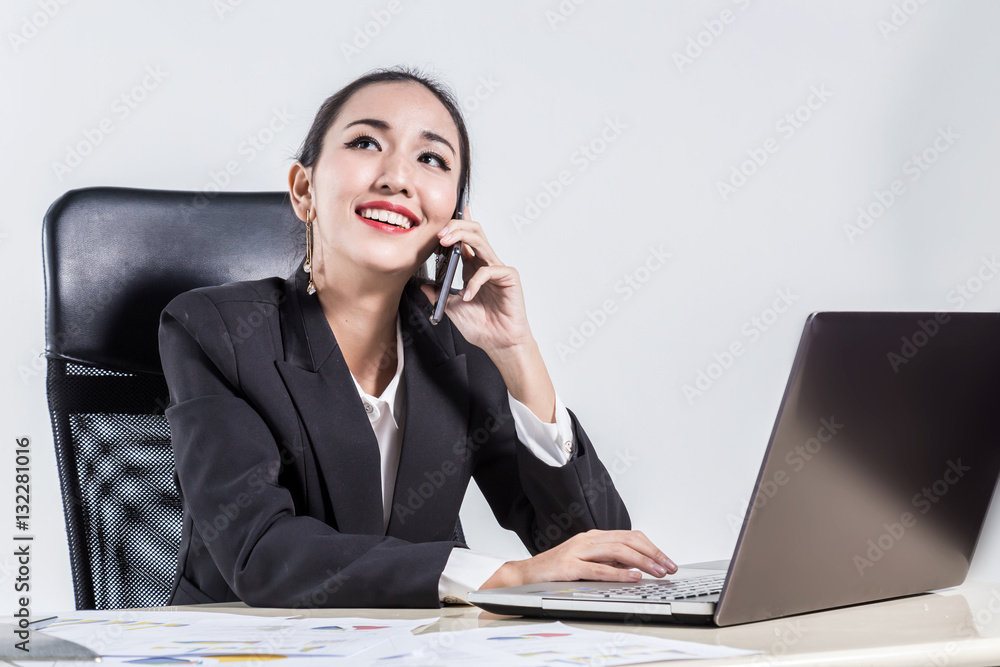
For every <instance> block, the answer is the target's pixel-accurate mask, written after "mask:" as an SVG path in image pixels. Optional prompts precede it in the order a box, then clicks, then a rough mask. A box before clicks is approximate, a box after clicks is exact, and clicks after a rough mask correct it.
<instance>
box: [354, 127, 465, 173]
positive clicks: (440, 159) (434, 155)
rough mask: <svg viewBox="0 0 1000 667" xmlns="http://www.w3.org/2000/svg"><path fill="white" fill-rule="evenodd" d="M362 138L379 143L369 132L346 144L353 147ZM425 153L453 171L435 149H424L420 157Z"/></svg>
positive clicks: (445, 168)
mask: <svg viewBox="0 0 1000 667" xmlns="http://www.w3.org/2000/svg"><path fill="white" fill-rule="evenodd" d="M362 139H365V140H367V141H370V142H371V143H373V144H376V145H378V142H377V141H375V140H374V139H373V138H371V137H370V136H368V135H367V134H359V135H358V136H356V137H354V138H353V139H351V140H350V141H348V142H347V143H345V144H344V146H346V147H347V148H351V147H353V146H354V145H355V144H357V143H358V142H359V141H361V140H362ZM424 155H430V156H431V157H433V158H436V159H437V160H438V161H439V162H440V163H441V165H442V166H441V168H442V169H444V170H445V171H451V165H450V164H448V160H446V159H445V158H444V156H443V155H439V154H437V153H435V152H434V151H424V152H423V153H421V154H420V157H423V156H424Z"/></svg>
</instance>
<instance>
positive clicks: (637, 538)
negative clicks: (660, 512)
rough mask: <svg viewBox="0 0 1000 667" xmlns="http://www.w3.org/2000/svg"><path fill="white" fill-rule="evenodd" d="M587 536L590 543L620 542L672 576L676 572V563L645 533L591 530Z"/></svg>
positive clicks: (637, 531)
mask: <svg viewBox="0 0 1000 667" xmlns="http://www.w3.org/2000/svg"><path fill="white" fill-rule="evenodd" d="M587 535H589V536H590V537H591V540H592V541H595V542H605V543H607V542H622V543H624V544H628V545H629V546H630V547H632V548H633V549H635V550H636V551H638V552H640V553H643V554H645V555H646V556H648V557H650V558H652V559H653V560H655V561H657V562H658V563H660V565H662V566H663V567H665V568H666V569H667V572H668V573H670V574H673V573H674V572H676V571H677V563H675V562H674V561H672V560H670V558H668V557H667V555H666V554H665V553H663V551H662V550H661V549H660V548H659V547H657V546H656V545H655V544H653V543H652V541H650V539H649V538H648V537H646V535H645V533H643V532H642V531H640V530H592V531H588V532H587Z"/></svg>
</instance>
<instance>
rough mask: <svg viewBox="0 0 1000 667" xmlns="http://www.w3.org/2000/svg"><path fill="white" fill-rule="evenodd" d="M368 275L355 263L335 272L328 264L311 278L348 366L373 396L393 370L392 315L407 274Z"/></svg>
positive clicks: (393, 340)
mask: <svg viewBox="0 0 1000 667" xmlns="http://www.w3.org/2000/svg"><path fill="white" fill-rule="evenodd" d="M370 274H371V272H368V271H364V270H358V268H357V267H354V270H352V271H351V272H349V273H348V272H340V273H337V272H335V271H333V270H331V269H330V268H329V265H328V267H327V268H326V270H324V271H316V273H315V274H314V275H313V282H314V283H315V285H316V289H317V291H316V294H315V295H314V297H319V302H320V306H321V307H322V309H323V313H324V315H326V319H327V321H328V322H329V324H330V328H331V329H332V330H333V335H334V337H336V339H337V343H338V345H339V347H340V349H341V353H342V354H343V356H344V360H345V361H346V362H347V366H348V368H349V369H350V370H351V373H352V374H353V375H354V377H355V379H356V380H357V381H358V383H360V384H361V386H362V388H364V389H365V391H368V392H369V393H372V394H373V395H375V396H378V395H380V393H381V392H380V389H384V387H385V385H386V384H388V382H389V380H391V379H392V376H393V375H394V374H395V371H396V363H397V359H396V314H397V312H398V310H399V300H400V297H401V296H402V292H403V288H404V287H405V285H406V280H407V279H408V277H407V278H401V277H399V276H389V275H386V274H377V275H370ZM376 392H379V393H376Z"/></svg>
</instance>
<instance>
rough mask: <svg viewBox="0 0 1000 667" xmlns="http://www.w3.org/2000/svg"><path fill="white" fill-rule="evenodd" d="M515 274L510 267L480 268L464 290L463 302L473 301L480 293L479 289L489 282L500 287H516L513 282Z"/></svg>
mask: <svg viewBox="0 0 1000 667" xmlns="http://www.w3.org/2000/svg"><path fill="white" fill-rule="evenodd" d="M513 274H514V270H513V269H511V268H510V267H509V266H481V267H479V268H478V269H476V272H475V273H474V274H473V275H472V278H470V279H469V280H468V282H466V283H465V287H463V288H462V292H463V294H462V300H463V301H471V300H472V298H473V297H475V296H476V294H478V293H479V288H481V287H482V286H483V285H485V284H486V282H487V281H493V282H495V283H497V285H499V286H500V287H511V286H513V285H515V284H516V282H515V281H514V280H513Z"/></svg>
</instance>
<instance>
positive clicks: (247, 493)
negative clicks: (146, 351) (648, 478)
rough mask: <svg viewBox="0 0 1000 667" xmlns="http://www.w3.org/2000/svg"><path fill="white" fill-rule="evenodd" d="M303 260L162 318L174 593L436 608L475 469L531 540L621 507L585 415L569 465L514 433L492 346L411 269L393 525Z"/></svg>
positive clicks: (196, 295)
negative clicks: (535, 450) (471, 333)
mask: <svg viewBox="0 0 1000 667" xmlns="http://www.w3.org/2000/svg"><path fill="white" fill-rule="evenodd" d="M307 282H308V275H307V274H306V273H305V271H304V270H303V269H302V266H301V265H300V266H299V268H298V270H297V271H296V272H295V273H293V274H292V275H291V276H289V277H288V278H287V279H286V280H282V279H281V278H278V277H274V278H266V279H263V280H255V281H244V282H233V283H228V284H226V285H221V286H214V287H202V288H198V289H194V290H191V291H189V292H185V293H183V294H180V295H178V296H177V297H176V298H174V299H173V300H172V301H171V302H170V303H169V304H168V305H167V307H166V308H164V310H163V312H162V313H161V316H160V329H159V346H160V358H161V360H162V362H163V372H164V375H165V376H166V380H167V384H168V386H169V389H170V403H169V406H168V407H167V410H166V416H167V419H168V421H169V423H170V430H171V438H172V441H173V449H174V455H175V459H176V465H177V472H176V474H177V481H178V485H179V488H180V490H181V495H182V499H183V504H184V522H183V531H182V538H181V546H180V553H179V565H178V572H177V576H176V580H175V584H174V589H173V593H172V596H171V601H170V602H171V604H188V603H201V602H224V601H233V600H243V601H245V602H246V603H247V604H250V605H255V606H276V607H386V606H395V607H439V606H440V602H439V601H438V580H439V579H440V576H441V572H442V570H443V569H444V566H445V563H446V561H447V559H448V556H449V554H450V553H451V550H452V548H454V547H456V546H463V547H464V546H465V545H463V544H461V543H459V542H455V541H453V538H454V534H455V533H454V531H455V524H456V521H457V519H458V514H459V509H460V507H461V505H462V500H463V498H464V496H465V491H466V488H467V486H468V484H469V479H470V477H474V478H475V480H476V483H477V484H478V485H479V487H480V489H482V492H483V495H484V496H485V497H486V500H487V501H488V502H489V504H490V507H491V508H492V510H493V513H494V514H495V515H496V517H497V520H498V521H499V523H500V525H501V526H503V527H504V528H507V529H509V530H513V531H515V532H516V533H517V535H518V536H519V537H520V538H521V541H522V542H524V544H525V546H526V547H527V548H528V550H529V551H530V552H531V553H532V554H536V553H538V552H540V551H543V550H545V549H547V548H549V547H550V546H553V545H555V544H558V543H560V542H562V541H564V540H566V539H567V538H569V537H571V536H572V535H574V534H576V533H578V532H581V531H585V530H589V529H592V528H600V529H628V528H629V527H630V525H631V524H630V521H629V516H628V512H627V511H626V509H625V506H624V504H623V502H622V500H621V497H620V496H619V495H618V492H617V491H616V489H615V487H614V484H612V481H611V478H610V476H609V475H608V472H607V470H606V469H605V468H604V466H603V465H602V464H601V462H600V460H598V458H597V454H596V452H595V451H594V448H593V446H592V445H591V443H590V440H589V439H588V438H587V435H586V433H584V431H583V428H582V427H581V426H580V424H579V422H578V421H577V419H576V416H575V415H573V413H572V412H570V416H571V418H572V422H573V431H574V442H575V445H576V447H575V451H574V454H573V458H572V459H571V460H570V461H569V462H568V463H567V464H566V465H565V466H562V467H551V466H548V465H547V464H545V463H543V462H542V461H540V460H539V459H538V458H537V457H536V456H534V455H533V454H532V453H531V452H530V451H528V449H527V448H526V447H525V446H524V445H523V444H522V443H520V442H519V441H518V439H517V435H516V432H515V429H514V421H513V418H512V416H511V413H510V406H509V403H508V399H507V389H506V386H505V384H504V382H503V379H502V378H501V376H500V373H499V371H498V370H497V368H496V366H495V365H494V364H493V362H492V361H491V360H490V358H489V357H488V356H487V355H486V353H485V352H483V350H482V349H480V348H478V347H476V346H474V345H472V344H470V343H469V342H468V341H466V340H465V339H464V338H463V337H462V335H461V333H460V332H459V331H458V329H457V328H456V327H455V326H454V325H453V324H452V323H451V322H450V321H449V320H448V319H447V318H446V319H445V320H444V321H443V322H442V323H441V324H439V325H438V326H432V325H431V324H430V322H429V319H428V317H429V316H430V313H431V304H430V302H429V301H428V300H427V297H426V296H424V294H423V292H421V291H420V289H419V287H418V286H417V284H416V282H415V281H411V282H410V283H408V284H407V286H406V289H405V290H404V292H403V294H402V297H401V298H400V303H399V308H400V310H399V313H400V318H401V331H402V338H403V350H404V353H403V356H404V369H403V381H404V382H405V383H406V395H407V401H408V403H407V407H406V419H405V422H404V425H403V437H402V445H401V451H400V459H399V469H398V472H397V478H396V485H395V490H394V494H393V511H392V516H391V518H390V520H389V525H388V528H387V529H386V530H385V531H383V514H382V511H383V510H382V492H381V473H380V465H379V461H380V454H379V449H378V443H377V440H376V438H375V434H374V432H373V430H372V427H371V424H370V422H369V420H368V416H367V414H366V413H365V410H364V407H363V405H362V403H361V398H360V396H359V395H358V392H357V389H356V388H355V386H354V382H353V380H352V379H351V375H350V371H349V370H348V368H347V365H346V363H345V362H344V358H343V355H342V354H341V352H340V349H339V348H338V346H337V341H336V339H335V338H334V335H333V332H332V330H331V329H330V325H329V323H328V322H327V320H326V317H325V315H324V314H323V311H322V308H321V307H320V305H319V300H318V299H317V298H316V296H315V295H308V294H306V291H305V290H306V283H307Z"/></svg>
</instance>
